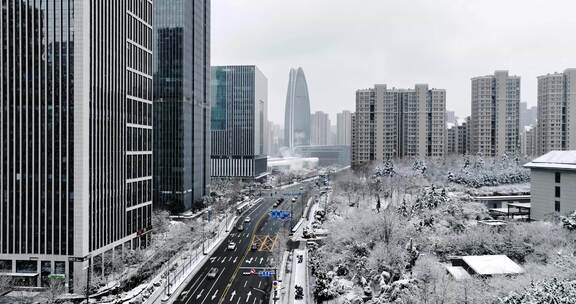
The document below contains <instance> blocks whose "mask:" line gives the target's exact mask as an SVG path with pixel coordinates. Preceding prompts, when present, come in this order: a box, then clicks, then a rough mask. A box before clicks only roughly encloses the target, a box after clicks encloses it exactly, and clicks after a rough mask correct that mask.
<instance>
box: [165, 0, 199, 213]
mask: <svg viewBox="0 0 576 304" xmlns="http://www.w3.org/2000/svg"><path fill="white" fill-rule="evenodd" d="M154 6H155V8H154V16H155V19H154V30H155V38H154V39H155V43H154V48H155V50H154V52H155V60H154V130H155V133H154V138H155V141H154V151H155V152H154V155H155V161H154V202H155V205H156V206H157V207H161V208H166V209H168V210H171V211H172V212H181V211H184V210H188V209H191V208H193V207H195V206H196V205H195V204H194V203H195V202H198V201H200V200H202V197H203V196H204V195H206V194H207V191H208V190H207V189H208V185H209V183H210V171H209V169H210V168H209V165H208V164H209V161H210V125H209V124H210V99H209V93H210V89H209V88H208V86H209V85H210V78H209V77H210V1H209V0H194V1H188V0H157V1H155V2H154Z"/></svg>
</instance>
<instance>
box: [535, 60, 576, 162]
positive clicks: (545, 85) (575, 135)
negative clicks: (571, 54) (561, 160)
mask: <svg viewBox="0 0 576 304" xmlns="http://www.w3.org/2000/svg"><path fill="white" fill-rule="evenodd" d="M537 137H538V139H537V140H538V142H539V144H538V150H537V153H538V155H543V154H546V153H548V152H550V151H553V150H576V69H567V70H565V71H564V72H563V73H554V74H548V75H544V76H540V77H538V135H537Z"/></svg>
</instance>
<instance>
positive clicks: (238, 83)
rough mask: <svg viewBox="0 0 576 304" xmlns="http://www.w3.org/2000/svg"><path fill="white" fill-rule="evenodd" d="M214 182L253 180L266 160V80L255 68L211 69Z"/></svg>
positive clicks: (263, 169) (221, 67)
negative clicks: (216, 180) (230, 179)
mask: <svg viewBox="0 0 576 304" xmlns="http://www.w3.org/2000/svg"><path fill="white" fill-rule="evenodd" d="M212 100H213V102H212V126H211V129H212V130H211V132H212V140H211V143H212V148H211V151H212V156H211V172H212V177H213V178H222V177H232V178H240V179H247V180H248V179H255V178H258V177H260V176H261V175H262V174H264V173H266V170H267V159H268V152H267V150H268V132H267V129H266V124H267V122H268V80H267V79H266V76H264V74H263V73H262V72H261V71H260V70H259V69H258V68H257V67H256V66H216V67H213V68H212Z"/></svg>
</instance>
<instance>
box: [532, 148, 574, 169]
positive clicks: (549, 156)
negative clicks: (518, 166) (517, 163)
mask: <svg viewBox="0 0 576 304" xmlns="http://www.w3.org/2000/svg"><path fill="white" fill-rule="evenodd" d="M524 167H526V168H531V169H564V170H576V151H574V150H572V151H551V152H548V153H546V154H544V155H542V156H540V157H538V158H536V159H535V160H533V161H531V162H529V163H528V164H526V165H524Z"/></svg>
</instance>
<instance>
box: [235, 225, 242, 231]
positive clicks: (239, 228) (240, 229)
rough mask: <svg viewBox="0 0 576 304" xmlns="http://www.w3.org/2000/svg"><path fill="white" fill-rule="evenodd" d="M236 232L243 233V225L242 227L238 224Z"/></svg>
mask: <svg viewBox="0 0 576 304" xmlns="http://www.w3.org/2000/svg"><path fill="white" fill-rule="evenodd" d="M236 230H238V231H244V225H243V224H238V226H237V227H236Z"/></svg>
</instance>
